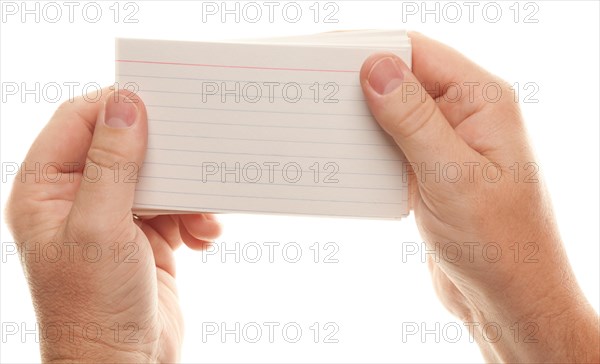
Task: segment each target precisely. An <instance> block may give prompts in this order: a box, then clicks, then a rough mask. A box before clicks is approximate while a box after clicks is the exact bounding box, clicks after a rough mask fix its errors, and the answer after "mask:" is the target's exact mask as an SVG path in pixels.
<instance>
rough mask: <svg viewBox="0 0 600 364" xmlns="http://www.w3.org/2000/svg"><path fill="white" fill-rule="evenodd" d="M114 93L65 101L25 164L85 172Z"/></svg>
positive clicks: (104, 90) (36, 141)
mask: <svg viewBox="0 0 600 364" xmlns="http://www.w3.org/2000/svg"><path fill="white" fill-rule="evenodd" d="M110 93H111V92H110V90H109V89H108V88H104V89H102V90H100V91H99V92H98V93H97V94H94V95H92V94H90V95H86V96H80V97H77V98H74V99H72V100H69V101H66V102H64V103H63V104H62V105H61V106H60V107H59V108H58V109H57V110H56V112H55V113H54V115H53V116H52V119H50V121H49V122H48V124H47V125H46V126H45V127H44V129H43V130H42V131H41V132H40V134H39V135H38V137H37V138H36V140H35V142H34V143H33V145H32V146H31V148H30V149H29V152H28V153H27V156H26V157H25V163H26V164H31V165H33V164H34V163H40V165H42V166H44V165H47V164H48V163H53V165H57V166H59V167H60V170H61V171H63V172H73V171H81V170H82V169H83V164H84V162H85V158H86V155H87V151H88V149H89V147H90V144H91V142H92V134H93V132H94V127H95V125H96V119H97V117H98V113H99V112H100V109H101V108H102V107H103V105H104V101H105V100H106V98H107V97H109V94H110Z"/></svg>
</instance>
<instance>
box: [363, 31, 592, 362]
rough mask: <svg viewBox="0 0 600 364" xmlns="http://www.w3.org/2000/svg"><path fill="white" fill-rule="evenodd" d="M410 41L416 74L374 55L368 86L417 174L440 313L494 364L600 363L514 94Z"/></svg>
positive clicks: (416, 194)
mask: <svg viewBox="0 0 600 364" xmlns="http://www.w3.org/2000/svg"><path fill="white" fill-rule="evenodd" d="M410 36H411V39H412V45H413V60H412V62H413V63H412V66H413V67H412V68H413V72H411V71H410V69H409V68H408V67H407V66H406V65H405V64H404V63H403V62H402V61H401V60H400V59H399V58H398V57H396V56H394V55H392V54H377V55H373V56H372V57H370V58H369V59H368V60H366V61H365V63H364V65H363V68H362V70H361V75H360V77H361V84H362V87H363V91H364V94H365V96H366V99H367V102H368V104H369V107H370V109H371V112H372V114H373V115H374V117H375V118H376V119H377V121H378V122H379V124H380V125H381V126H382V127H383V129H385V130H386V131H387V132H388V133H389V134H390V135H391V136H392V137H393V139H394V140H395V141H396V143H397V144H398V146H399V147H400V148H401V149H402V151H403V152H404V154H405V156H406V158H407V160H408V162H409V164H407V165H408V166H410V167H412V171H411V168H408V171H409V172H412V174H411V176H410V177H411V179H410V181H409V185H410V187H411V191H412V199H411V203H412V207H413V209H414V212H415V217H416V220H417V223H418V226H419V230H420V232H421V234H422V236H423V238H424V239H425V242H426V244H427V246H428V249H430V250H431V249H435V251H436V255H435V258H434V259H429V265H430V268H431V272H432V277H433V282H434V285H435V288H436V292H437V294H438V296H439V297H440V299H441V301H442V303H443V304H444V305H445V306H446V307H447V308H448V309H449V310H450V312H451V313H453V314H454V315H456V316H458V317H459V318H460V319H462V320H463V321H465V323H469V325H471V326H470V327H472V328H474V332H473V336H474V337H475V340H476V341H477V342H478V344H479V345H480V347H481V350H482V353H483V355H484V357H485V358H486V360H488V361H503V362H507V361H508V362H514V361H526V362H548V361H552V362H567V361H570V362H587V361H595V362H598V361H599V360H600V357H599V353H598V347H599V342H598V337H599V335H598V334H599V332H598V327H599V326H598V316H597V314H596V313H595V312H594V310H593V308H592V307H591V306H590V305H589V303H588V302H587V301H586V299H585V298H584V295H583V294H582V292H581V290H580V288H579V287H578V285H577V282H576V280H575V277H574V275H573V272H572V270H571V267H570V265H569V262H568V260H567V257H566V254H565V251H564V249H563V246H562V242H561V238H560V235H559V232H558V228H557V226H556V222H555V221H554V215H553V212H552V208H551V204H550V200H549V197H548V195H547V193H546V191H545V189H544V186H543V183H542V181H541V180H540V178H539V176H537V174H535V173H534V174H533V176H532V172H535V171H536V165H535V164H534V162H535V159H534V156H533V153H532V151H531V149H530V147H529V144H528V141H527V136H526V133H525V127H524V123H523V120H522V118H521V114H520V111H519V106H518V105H517V103H516V102H515V101H514V93H513V92H511V89H510V86H509V85H508V84H507V83H506V82H504V81H502V80H500V79H499V78H497V77H495V76H494V75H492V74H490V73H489V72H487V71H485V70H483V69H481V68H480V67H478V66H477V65H475V64H474V63H472V62H471V61H469V60H467V59H466V58H464V57H463V56H462V55H461V54H459V53H457V52H456V51H454V50H452V49H450V48H448V47H447V46H444V45H442V44H440V43H437V42H435V41H433V40H431V39H428V38H426V37H424V36H422V35H420V34H416V33H412V34H411V35H410ZM473 83H476V84H473ZM486 87H487V89H486ZM498 89H499V90H500V91H501V94H498V93H497V90H498ZM498 95H500V96H499V97H497V96H498ZM431 171H434V172H433V173H432V172H431ZM428 258H431V256H428ZM490 325H491V326H490ZM490 327H492V329H491V331H489V332H486V330H484V328H488V329H489V328H490ZM498 327H499V328H500V329H501V331H497V332H496V331H494V330H496V329H497V328H498ZM497 333H499V334H500V337H497Z"/></svg>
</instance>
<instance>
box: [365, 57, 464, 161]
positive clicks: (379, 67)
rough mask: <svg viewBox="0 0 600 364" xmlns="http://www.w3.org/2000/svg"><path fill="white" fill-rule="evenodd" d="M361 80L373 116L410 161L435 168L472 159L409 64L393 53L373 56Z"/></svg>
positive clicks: (366, 64) (368, 60) (367, 63)
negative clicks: (435, 166)
mask: <svg viewBox="0 0 600 364" xmlns="http://www.w3.org/2000/svg"><path fill="white" fill-rule="evenodd" d="M360 80H361V85H362V88H363V92H364V94H365V98H366V100H367V104H368V106H369V108H370V110H371V113H372V114H373V116H374V117H375V119H376V120H377V121H378V122H379V124H380V125H381V126H382V127H383V129H385V130H386V131H387V132H388V133H389V134H390V135H391V136H392V137H393V138H394V140H395V141H396V143H398V145H399V146H400V148H401V149H402V150H403V151H404V154H405V155H406V157H407V159H408V160H409V162H412V163H416V164H417V165H419V166H420V165H424V167H426V168H432V167H433V166H434V165H436V164H441V165H444V164H447V163H450V162H460V161H465V160H467V159H470V158H472V157H473V155H474V151H473V150H472V149H471V148H470V147H469V146H468V145H467V144H466V143H465V141H464V140H462V139H461V138H460V137H459V136H458V135H457V134H456V133H455V131H454V129H453V128H452V126H451V125H450V124H449V123H448V120H447V119H446V117H445V116H444V114H443V113H442V112H441V111H440V109H439V108H438V107H437V105H436V103H435V101H434V100H433V99H432V98H431V96H429V95H427V94H426V93H425V94H424V95H425V96H424V97H423V92H422V89H421V85H420V83H419V81H418V80H417V79H416V77H415V75H414V74H413V73H412V72H411V71H410V69H409V68H408V67H407V66H406V64H405V63H404V62H403V61H402V60H401V59H400V58H398V57H397V56H396V55H393V54H385V53H383V54H375V55H373V56H371V57H369V58H368V59H367V60H366V61H365V63H364V64H363V67H362V69H361V72H360Z"/></svg>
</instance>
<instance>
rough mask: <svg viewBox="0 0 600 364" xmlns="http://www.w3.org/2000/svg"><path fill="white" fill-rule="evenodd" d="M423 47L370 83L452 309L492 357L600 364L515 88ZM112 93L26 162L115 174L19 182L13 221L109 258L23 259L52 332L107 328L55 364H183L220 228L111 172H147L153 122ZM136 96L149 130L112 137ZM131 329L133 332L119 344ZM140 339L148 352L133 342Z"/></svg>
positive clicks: (388, 60) (57, 348) (78, 342)
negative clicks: (159, 203)
mask: <svg viewBox="0 0 600 364" xmlns="http://www.w3.org/2000/svg"><path fill="white" fill-rule="evenodd" d="M410 36H411V39H412V44H413V64H412V66H413V71H412V72H411V71H410V69H409V68H408V67H407V66H406V65H405V64H404V63H403V62H402V61H401V60H400V59H398V58H397V57H396V56H394V55H392V54H376V55H373V56H371V57H370V58H369V59H367V60H366V61H365V63H364V65H363V67H362V70H361V73H360V80H361V85H362V87H363V91H364V94H365V97H366V100H367V103H368V105H369V108H370V109H371V112H372V114H373V116H374V117H375V119H376V120H377V122H378V123H379V124H380V125H381V126H382V128H383V129H384V130H385V131H387V132H388V133H389V134H390V135H391V137H392V138H393V139H394V140H395V141H396V143H397V144H398V146H399V148H401V149H402V151H403V152H404V154H405V156H406V158H407V161H408V162H410V163H411V166H412V170H409V172H413V174H412V175H411V180H410V181H409V182H410V183H409V185H410V189H411V205H412V209H413V210H414V213H415V216H416V220H417V223H418V226H419V229H420V231H421V234H422V236H423V239H424V241H425V242H426V243H427V244H428V248H429V249H436V250H437V252H438V254H436V257H435V258H434V259H430V260H429V267H430V268H431V273H432V278H433V283H434V286H435V289H436V292H437V294H438V296H439V297H440V300H441V301H442V303H443V304H444V305H445V306H446V307H447V308H448V310H449V311H450V312H451V313H453V314H454V315H456V316H457V317H459V318H460V319H461V320H463V321H464V322H465V323H469V324H470V327H472V328H473V329H472V335H473V337H474V338H475V340H476V341H477V343H478V344H479V346H480V348H481V351H482V353H483V355H484V357H485V359H486V360H487V361H490V362H507V361H508V362H515V361H519V362H561V363H562V362H598V361H600V354H599V352H598V350H599V349H598V348H599V347H600V343H599V331H598V330H599V329H598V328H599V321H598V315H597V314H596V312H595V311H594V310H593V308H592V307H591V305H590V304H589V303H588V302H587V301H586V299H585V297H584V295H583V293H582V292H581V290H580V288H579V286H578V284H577V281H576V279H575V277H574V275H573V272H572V269H571V267H570V265H569V262H568V260H567V257H566V254H565V251H564V248H563V244H562V241H561V238H560V235H559V233H558V228H557V225H556V222H555V220H554V214H553V212H552V207H551V203H550V200H549V197H548V195H547V193H546V191H545V189H544V186H543V183H542V181H541V178H539V176H538V178H537V180H535V181H529V182H530V183H525V182H524V181H522V176H521V174H519V175H517V176H516V180H517V181H518V182H515V170H514V169H511V168H510V167H511V166H513V165H514V164H515V162H518V163H519V166H523V165H525V164H526V163H530V162H535V159H534V156H533V153H532V151H531V149H530V147H529V143H528V141H527V136H526V132H525V128H524V122H523V120H522V117H521V114H520V111H519V106H518V104H516V103H515V102H514V99H513V94H512V92H511V91H510V89H509V86H508V85H507V84H506V82H504V81H502V80H500V79H498V78H497V77H496V76H494V75H492V74H490V73H489V72H487V71H485V70H483V69H481V68H480V67H478V66H477V65H475V64H474V63H472V62H471V61H469V60H468V59H466V58H465V57H464V56H462V55H461V54H459V53H457V52H456V51H454V50H452V49H450V48H448V47H446V46H444V45H442V44H440V43H437V42H435V41H433V40H431V39H428V38H426V37H424V36H422V35H420V34H417V33H412V34H411V35H410ZM465 82H479V83H480V85H483V84H486V83H492V82H494V83H496V84H498V85H499V86H500V87H501V89H502V91H503V93H502V97H501V98H500V99H499V100H497V101H496V102H490V101H489V100H486V99H485V98H484V97H482V93H481V87H480V88H475V89H470V88H468V87H464V86H461V90H462V93H461V95H460V97H459V98H457V99H455V98H454V97H452V98H449V97H448V95H446V94H445V93H444V92H445V91H446V90H447V89H448V87H447V86H448V85H451V84H453V83H456V84H458V85H464V83H465ZM436 85H438V87H436ZM104 91H105V92H103V97H102V99H101V100H100V101H98V102H89V101H85V100H83V99H77V100H76V101H75V102H72V103H66V104H64V105H63V106H61V107H60V108H59V109H58V110H57V112H56V113H55V115H54V116H53V117H52V120H51V121H50V122H49V123H48V125H47V126H46V128H45V129H44V130H43V131H42V133H41V134H40V136H39V137H38V138H37V140H36V141H35V143H34V144H33V146H32V147H31V149H30V151H29V153H28V155H27V157H26V159H25V163H27V164H30V165H33V163H35V162H39V163H40V164H42V165H44V163H49V162H55V163H58V164H60V165H62V164H63V163H64V162H78V163H79V165H80V167H81V166H82V165H83V164H84V163H85V162H87V163H94V164H96V165H98V166H100V167H101V172H102V173H101V178H100V179H99V180H98V181H96V182H94V183H92V182H90V181H87V179H84V178H82V173H83V170H82V168H78V169H69V168H63V169H61V170H59V171H57V174H56V175H53V176H55V177H57V180H58V182H55V183H48V182H45V181H43V180H42V181H41V182H39V183H36V181H35V180H34V178H33V177H32V176H31V175H21V174H18V175H17V179H16V180H15V184H14V187H13V190H12V192H11V196H10V198H9V202H8V205H7V210H6V216H7V222H8V225H9V227H10V229H11V231H12V233H13V236H14V238H15V240H16V241H18V242H20V243H28V244H35V243H39V244H40V245H41V247H42V249H43V248H44V247H48V246H50V245H51V244H52V242H77V243H76V244H78V245H76V247H77V248H81V246H82V245H83V244H85V243H86V242H95V243H97V246H99V247H100V252H101V257H100V259H99V261H98V262H95V263H90V261H89V260H86V259H84V258H83V255H82V254H75V255H74V258H70V257H69V256H67V255H66V254H63V257H61V259H58V260H57V261H52V262H50V261H49V259H42V260H41V261H38V262H36V261H35V260H34V259H32V255H31V254H22V256H23V259H22V261H23V265H24V270H25V273H26V275H27V279H28V281H29V286H30V289H31V293H32V297H33V301H34V305H35V308H36V313H37V316H38V322H39V323H40V326H41V327H42V328H43V327H45V326H48V325H50V324H52V323H57V322H59V323H65V322H77V323H81V325H84V324H86V323H90V322H91V323H95V324H97V325H98V326H99V327H101V336H100V338H99V339H97V340H93V342H90V340H86V336H85V333H84V332H83V330H82V329H81V328H79V329H78V328H77V327H76V328H75V330H74V336H73V337H72V338H69V337H68V335H63V336H62V337H61V340H59V341H58V342H48V341H45V340H41V352H42V359H43V360H44V361H45V362H86V361H87V362H99V361H112V362H115V361H118V362H175V361H177V360H178V358H179V351H180V347H181V341H182V334H183V331H182V325H183V321H182V317H181V312H180V310H179V306H178V302H177V293H176V288H175V280H174V277H175V266H174V261H173V250H174V249H176V248H177V247H178V246H179V245H180V244H181V243H182V242H184V243H186V245H188V246H190V247H192V248H195V249H202V248H203V247H205V246H206V245H207V244H208V242H209V241H210V240H212V239H214V238H216V237H217V236H218V235H219V232H220V226H219V224H218V223H217V222H216V221H215V219H214V217H213V216H211V215H206V214H205V215H185V216H177V215H168V216H158V217H153V218H152V217H151V218H146V219H144V220H141V221H138V220H134V219H133V218H132V213H131V207H132V205H133V196H134V189H135V183H131V181H129V182H128V181H126V179H125V178H119V179H118V182H115V181H114V170H113V169H110V168H111V166H114V164H115V163H119V166H124V165H125V164H126V163H128V162H133V163H135V165H138V166H139V165H141V164H142V162H143V158H144V154H145V149H146V140H147V119H146V111H145V107H144V105H143V102H142V101H141V100H140V99H139V98H138V97H137V96H136V95H133V94H131V93H128V92H126V91H119V92H118V93H117V94H116V95H117V96H115V94H113V93H110V92H109V90H104ZM124 97H126V98H127V99H128V100H131V101H133V102H134V103H135V107H134V109H128V110H130V111H129V112H130V113H133V115H134V119H135V122H134V123H133V125H131V126H129V127H120V128H115V127H111V126H108V125H106V124H105V122H104V121H105V119H106V118H105V111H104V110H105V109H106V104H111V103H113V102H115V100H117V101H120V102H123V101H125V100H126V99H124ZM121 106H122V105H121ZM132 110H133V111H132ZM130 115H131V114H130ZM491 162H493V163H495V165H497V166H498V168H499V170H500V172H501V174H500V176H501V177H500V178H499V179H498V180H494V181H493V182H490V181H489V179H486V178H483V175H482V173H481V169H475V173H474V174H473V175H472V178H468V177H469V176H470V174H469V171H468V170H467V169H466V168H467V167H465V163H471V164H470V165H471V166H475V165H476V164H475V163H479V164H478V166H484V165H486V164H488V163H491ZM436 163H439V164H440V165H441V166H444V165H448V164H451V163H456V164H458V165H459V166H461V169H462V176H463V177H461V178H459V179H458V180H453V181H452V182H450V181H449V180H448V178H440V179H439V180H436V179H435V178H431V175H428V176H426V178H423V175H421V174H420V173H419V171H421V170H423V169H428V170H430V169H432V168H434V166H435V164H436ZM467 165H469V164H467ZM521 172H523V175H525V174H527V173H525V172H527V171H524V170H521ZM491 175H492V176H494V173H493V170H492V172H491ZM134 177H135V175H134ZM134 180H135V178H134ZM488 242H494V243H495V244H496V245H495V247H497V251H498V252H499V253H500V255H499V259H498V260H496V261H495V262H494V263H491V262H490V261H489V259H486V258H489V251H486V250H485V249H484V246H485V245H484V244H485V243H488ZM515 242H519V243H520V245H519V247H518V249H517V251H519V253H520V254H519V255H518V256H515V255H514V249H511V247H514V245H513V244H514V243H515ZM115 243H117V244H118V245H117V247H119V251H120V252H121V253H122V254H120V255H119V258H118V259H115V255H114V250H111V247H114V244H115ZM128 243H133V244H134V246H135V247H137V251H136V253H135V255H134V256H133V258H134V259H136V262H133V263H131V262H128V261H127V259H126V256H127V253H130V252H131V249H128V250H125V248H126V244H128ZM526 243H530V244H533V245H528V247H529V248H533V249H535V255H534V256H533V257H531V256H530V255H529V254H527V253H529V252H528V251H525V249H524V248H525V245H524V244H526ZM129 246H130V245H129ZM129 246H128V247H129ZM113 249H114V248H113ZM21 250H23V248H21ZM457 251H460V252H462V254H460V255H459V254H457V253H456V252H457ZM76 252H78V251H77V250H76ZM494 256H496V255H494ZM428 257H429V258H431V256H428ZM526 257H527V258H530V259H526ZM115 323H118V324H119V327H120V331H119V334H118V335H117V337H116V340H115V330H114V328H115V326H114V325H115ZM128 323H134V325H135V330H133V329H132V327H131V326H129V327H127V326H126V325H127V324H128ZM515 324H517V325H516V326H515ZM486 325H488V326H489V325H493V326H494V327H500V328H501V330H502V331H501V332H502V334H501V335H500V336H499V337H498V338H497V339H496V340H489V335H490V334H489V333H487V334H486V332H485V331H484V330H483V327H485V326H486ZM133 331H135V335H134V337H133V339H134V342H129V341H130V340H127V339H128V337H127V335H129V334H131V333H132V332H133ZM63 332H64V330H63ZM516 333H518V335H517V334H516ZM486 335H487V336H486ZM88 336H89V334H88ZM95 336H96V335H95V334H94V331H92V337H95ZM492 336H495V335H492ZM88 338H89V337H88ZM526 338H528V339H530V340H526ZM129 339H131V337H129ZM531 339H533V340H534V341H533V342H532V341H531Z"/></svg>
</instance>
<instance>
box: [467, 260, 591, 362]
mask: <svg viewBox="0 0 600 364" xmlns="http://www.w3.org/2000/svg"><path fill="white" fill-rule="evenodd" d="M528 270H529V274H526V272H527V271H528ZM528 270H521V271H520V272H519V274H516V275H515V277H514V278H513V279H512V282H511V284H510V285H508V286H507V287H504V289H503V290H501V291H496V292H494V293H493V294H490V295H484V296H483V297H482V296H479V295H478V297H476V298H474V299H472V300H470V301H471V304H472V307H471V310H470V312H471V317H469V319H471V320H472V323H471V325H473V327H474V329H473V330H472V334H473V335H474V336H476V339H478V340H477V341H478V342H480V343H485V344H486V345H491V346H492V347H493V351H494V352H495V353H496V355H497V357H498V359H499V360H500V361H502V362H564V363H567V362H578V363H579V362H598V361H600V353H599V350H600V349H599V347H600V338H599V335H600V332H599V321H598V315H597V313H596V312H595V311H594V309H593V308H592V307H591V305H590V304H589V302H588V301H587V299H586V298H585V296H584V294H583V292H581V290H580V288H579V286H578V284H577V282H576V280H575V278H574V275H573V273H572V271H571V268H570V266H569V265H568V262H567V263H566V265H562V266H561V265H550V266H546V269H544V267H542V266H538V267H534V268H533V271H531V269H528Z"/></svg>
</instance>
